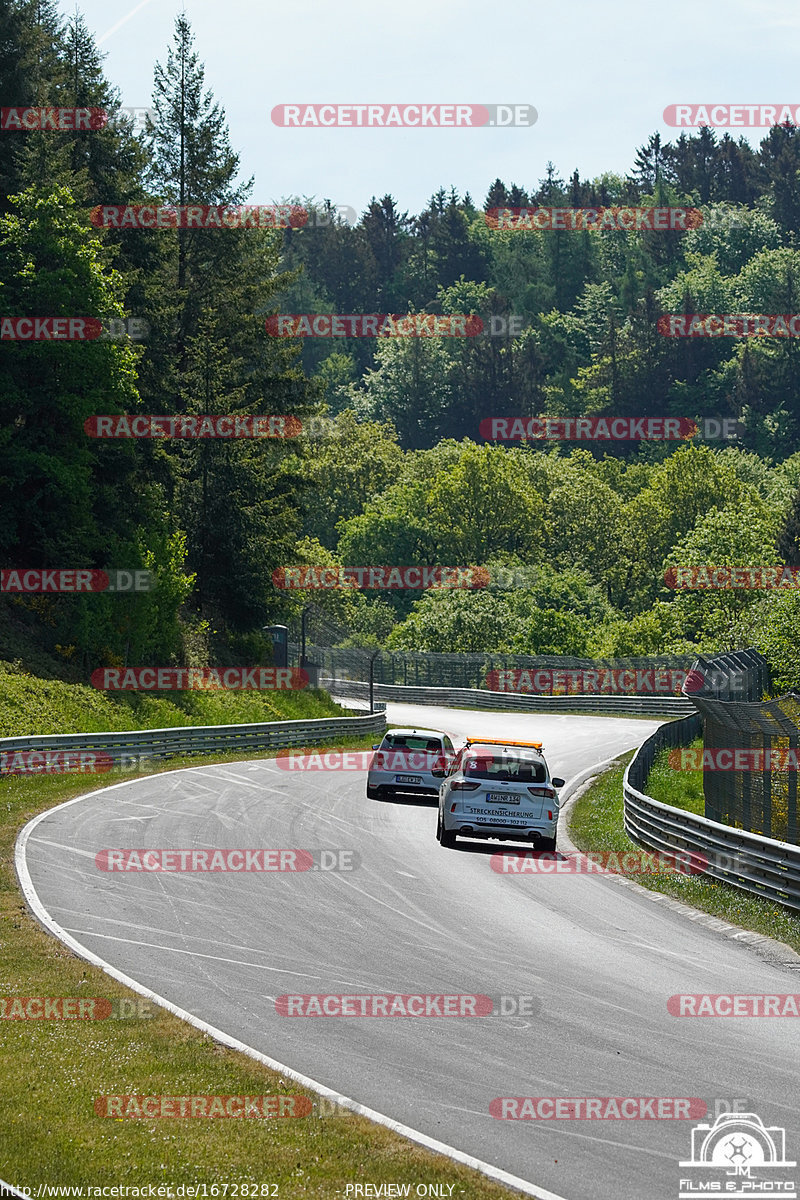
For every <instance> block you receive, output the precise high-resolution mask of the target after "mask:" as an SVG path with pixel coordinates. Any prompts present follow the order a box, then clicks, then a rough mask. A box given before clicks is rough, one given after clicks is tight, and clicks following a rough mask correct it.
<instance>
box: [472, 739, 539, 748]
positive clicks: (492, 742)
mask: <svg viewBox="0 0 800 1200" xmlns="http://www.w3.org/2000/svg"><path fill="white" fill-rule="evenodd" d="M476 742H477V743H479V744H480V745H481V746H533V748H534V750H541V748H542V743H541V742H514V741H510V740H508V739H506V740H505V741H501V740H500V739H499V738H485V737H468V738H467V745H468V746H474V745H475V744H476Z"/></svg>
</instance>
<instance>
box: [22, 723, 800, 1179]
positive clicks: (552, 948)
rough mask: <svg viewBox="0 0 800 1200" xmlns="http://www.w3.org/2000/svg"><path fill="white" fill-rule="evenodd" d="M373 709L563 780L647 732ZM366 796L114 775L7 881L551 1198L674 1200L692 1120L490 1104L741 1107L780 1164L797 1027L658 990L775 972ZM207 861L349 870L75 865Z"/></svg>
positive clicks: (739, 984) (601, 883)
mask: <svg viewBox="0 0 800 1200" xmlns="http://www.w3.org/2000/svg"><path fill="white" fill-rule="evenodd" d="M388 717H389V720H390V722H391V723H392V724H401V725H403V724H419V725H420V726H432V727H434V728H441V729H446V730H447V731H448V732H450V733H451V734H453V735H455V736H456V738H458V737H459V735H463V734H465V733H472V734H475V733H479V734H484V735H486V736H509V737H518V738H524V739H541V740H542V741H543V742H544V748H545V754H546V755H547V759H548V763H549V765H550V769H551V772H552V773H553V774H555V775H563V776H564V778H565V779H566V780H567V781H568V782H569V780H570V779H573V778H574V777H575V776H576V775H578V774H579V773H580V772H583V771H585V770H587V769H588V768H590V767H592V766H593V765H595V764H598V763H600V762H603V761H605V760H607V759H609V758H611V757H613V756H614V755H615V754H618V753H620V752H621V751H622V750H624V749H627V748H630V747H633V746H635V745H637V744H639V743H640V742H641V741H642V740H643V739H644V738H645V737H646V736H647V735H648V734H649V733H650V732H652V730H653V729H654V728H656V725H657V724H658V722H656V721H644V720H634V719H625V718H620V719H618V718H602V717H586V716H582V717H568V716H555V715H553V716H541V715H536V716H523V715H516V714H515V715H508V714H499V713H484V712H474V713H468V712H465V711H462V710H456V709H444V708H429V707H425V708H422V707H418V706H409V705H390V706H389V712H388ZM364 785H365V780H364V774H363V773H361V772H353V771H336V772H320V771H314V772H307V771H304V772H287V771H285V770H279V769H278V768H277V767H276V766H275V764H274V762H271V761H259V762H251V763H247V762H243V763H237V764H233V765H230V764H228V765H223V766H216V767H199V768H193V769H188V770H181V771H176V772H174V773H170V774H167V775H159V776H154V777H152V778H149V779H142V780H139V781H135V782H128V783H125V784H122V785H120V786H118V787H116V788H115V789H113V790H111V791H107V792H104V793H99V794H97V795H95V796H93V797H92V798H90V799H87V800H80V801H78V802H74V803H72V804H70V805H69V806H66V807H63V808H61V809H59V810H56V811H54V812H53V813H52V814H50V815H48V816H46V817H45V818H44V819H43V820H42V821H40V823H39V824H38V825H37V826H36V828H35V830H34V831H33V833H32V835H31V837H30V840H29V842H28V846H27V853H26V858H27V866H28V870H29V872H30V876H31V879H32V882H33V885H34V888H35V891H36V893H37V895H38V897H39V899H40V901H41V903H42V904H43V905H44V907H45V909H46V910H47V911H48V912H49V913H50V915H51V916H52V917H53V919H54V920H55V921H56V922H58V923H59V924H60V925H61V926H62V927H63V928H64V929H66V930H67V931H68V932H69V933H70V934H72V936H73V937H74V938H76V939H77V941H78V942H79V943H80V944H81V945H82V946H83V947H85V948H87V949H88V950H90V951H92V952H93V953H95V954H97V955H100V956H101V957H102V958H103V959H105V960H106V961H107V962H108V963H110V964H112V965H113V966H114V967H116V968H118V969H119V970H121V971H124V972H125V973H126V974H128V975H130V976H131V977H133V978H134V979H135V980H137V981H139V982H140V983H141V984H143V985H145V986H147V987H149V988H151V989H152V990H153V991H154V992H156V993H157V994H158V995H160V996H163V997H165V998H166V999H168V1000H170V1001H172V1002H173V1003H174V1004H177V1005H179V1006H180V1007H182V1008H184V1009H186V1010H188V1011H189V1012H191V1013H193V1014H195V1015H196V1016H198V1017H201V1018H203V1019H204V1020H206V1021H208V1022H209V1023H210V1024H212V1025H214V1026H216V1027H217V1028H219V1029H222V1030H224V1031H226V1032H227V1033H229V1034H231V1035H232V1036H235V1037H237V1038H239V1039H240V1040H241V1041H243V1042H245V1043H246V1044H247V1045H249V1046H251V1047H253V1048H255V1049H256V1050H258V1051H260V1052H261V1053H263V1054H267V1055H269V1056H271V1057H272V1058H275V1059H277V1060H278V1061H280V1062H282V1063H285V1064H287V1065H288V1066H290V1067H292V1068H294V1069H295V1070H298V1071H301V1072H303V1073H304V1074H306V1075H308V1076H310V1077H311V1078H312V1079H314V1080H317V1081H319V1082H320V1083H323V1084H326V1085H327V1086H328V1087H331V1088H333V1089H335V1090H337V1091H339V1092H341V1093H342V1094H343V1095H345V1096H348V1097H351V1098H353V1099H355V1100H357V1101H359V1102H360V1103H362V1104H365V1105H368V1106H369V1107H371V1108H373V1109H375V1110H377V1111H378V1112H380V1113H383V1114H386V1115H388V1116H390V1117H392V1118H394V1119H396V1120H398V1121H400V1122H403V1123H404V1124H406V1125H408V1126H410V1127H412V1128H413V1129H415V1130H419V1131H422V1132H423V1133H425V1134H427V1135H428V1136H430V1137H433V1138H436V1139H438V1140H440V1141H441V1142H444V1143H446V1144H447V1145H449V1146H453V1147H456V1148H458V1149H459V1150H462V1151H464V1152H465V1153H467V1154H470V1155H474V1156H475V1157H476V1158H479V1159H481V1160H483V1161H485V1162H488V1163H491V1164H493V1165H495V1166H497V1167H500V1168H502V1169H503V1170H505V1171H509V1172H511V1173H512V1174H514V1175H517V1176H520V1177H522V1178H523V1179H525V1180H529V1181H531V1183H533V1184H535V1185H539V1186H540V1187H542V1188H546V1189H548V1190H549V1191H551V1192H553V1193H555V1194H557V1195H558V1196H562V1197H566V1198H567V1200H580V1198H583V1197H591V1198H592V1200H662V1198H663V1200H677V1197H678V1192H679V1180H680V1178H681V1177H682V1176H683V1175H684V1174H685V1172H686V1168H681V1167H680V1166H679V1162H680V1161H681V1160H685V1159H688V1158H689V1157H690V1149H691V1128H692V1126H693V1125H694V1124H695V1123H696V1122H695V1121H693V1120H688V1121H687V1120H602V1121H601V1120H563V1119H562V1120H549V1121H543V1120H539V1121H511V1120H496V1119H494V1118H493V1117H492V1116H491V1115H490V1113H489V1105H490V1102H491V1101H492V1100H493V1099H494V1098H495V1097H502V1096H537V1097H607V1096H616V1097H628V1096H630V1097H638V1096H641V1097H699V1098H701V1099H703V1100H704V1101H705V1102H706V1104H707V1105H708V1110H709V1116H708V1118H706V1120H708V1121H709V1122H713V1120H714V1117H715V1106H716V1105H717V1102H718V1101H721V1102H727V1104H729V1105H732V1103H733V1100H734V1099H739V1100H740V1101H741V1102H742V1103H740V1105H739V1107H740V1108H744V1109H746V1110H747V1111H753V1112H756V1113H758V1114H759V1116H760V1117H761V1118H762V1120H763V1121H764V1123H765V1124H766V1125H767V1126H776V1125H777V1126H782V1127H784V1128H785V1129H786V1146H787V1157H788V1158H790V1159H794V1158H796V1157H798V1155H797V1154H796V1153H789V1152H790V1151H797V1150H800V1116H799V1115H798V1093H799V1092H800V1087H799V1086H798V1069H797V1061H798V1055H797V1049H796V1047H797V1029H798V1025H797V1023H794V1024H792V1022H791V1020H788V1019H786V1020H782V1019H764V1018H761V1019H753V1018H747V1017H737V1018H725V1019H715V1018H704V1019H700V1018H698V1019H688V1018H679V1017H674V1016H671V1015H670V1014H669V1013H668V1011H667V998H668V997H669V996H671V995H673V994H674V993H681V992H682V993H706V992H708V993H764V992H767V993H789V992H793V991H794V990H795V987H796V985H797V984H798V975H797V974H796V973H795V972H794V971H792V970H791V969H790V968H789V967H786V966H782V965H781V962H780V959H779V957H776V958H775V960H774V962H770V961H767V959H766V958H765V957H764V956H763V955H759V954H757V953H756V952H755V951H754V950H753V949H751V948H748V947H746V946H744V945H742V944H740V943H738V942H736V941H735V940H732V939H731V938H730V937H726V936H724V935H722V934H721V933H719V932H716V931H714V930H712V929H710V928H707V927H706V926H705V925H704V924H703V923H701V922H699V921H698V922H694V921H691V920H689V919H687V917H686V916H685V915H683V914H682V913H680V912H676V911H673V910H672V909H670V908H669V907H668V906H666V905H662V904H658V903H655V902H653V901H652V900H651V899H649V898H648V897H647V896H644V895H642V894H641V892H640V891H638V890H637V889H635V888H630V887H623V886H620V885H619V884H616V883H614V882H613V881H609V880H607V879H604V878H602V877H598V876H595V875H586V874H572V875H567V874H564V875H558V876H555V875H550V876H543V875H523V876H514V875H508V874H500V873H497V872H495V871H494V870H492V869H491V866H490V858H491V856H492V855H493V854H497V853H499V852H500V851H501V850H503V849H504V848H505V847H503V846H501V844H500V843H497V842H489V843H486V844H481V843H467V844H465V843H463V842H460V843H459V845H458V848H457V849H455V850H450V851H448V850H443V849H442V848H441V847H440V846H439V845H438V844H437V842H436V840H435V838H434V830H435V826H436V807H435V804H434V803H433V802H431V803H430V804H428V803H417V802H413V801H412V802H397V803H393V802H386V801H384V802H379V801H370V800H367V799H366V796H365V786H364ZM219 847H221V848H233V847H236V848H254V847H268V848H272V847H274V848H294V847H298V848H320V847H323V848H336V849H345V850H355V851H356V852H357V854H358V855H359V856H360V859H361V865H360V867H359V868H358V869H357V870H353V871H350V872H324V871H320V872H317V871H303V872H291V873H290V872H284V873H261V872H259V873H255V872H241V873H232V872H228V873H203V872H198V873H177V874H164V873H160V874H156V873H150V874H148V873H141V874H140V873H118V872H115V873H108V872H103V871H101V870H99V869H98V868H97V867H96V865H95V861H94V860H95V854H96V853H97V852H98V851H99V850H102V849H106V848H181V849H188V848H192V849H204V848H205V849H209V850H213V849H216V848H219ZM507 849H509V850H513V849H517V850H519V849H521V847H519V846H517V847H507ZM788 957H789V956H788V955H787V958H788ZM797 990H798V991H800V987H798V989H797ZM285 993H294V994H296V993H318V994H323V993H324V994H330V993H346V994H353V993H403V994H409V993H426V994H432V993H437V994H438V993H447V994H452V993H460V994H474V993H481V994H488V995H489V996H492V997H493V998H495V1000H496V1002H497V1005H499V998H500V997H501V996H506V997H508V996H520V995H523V996H533V997H535V1000H534V1001H533V1002H531V1003H532V1007H533V1008H534V1010H535V1015H533V1016H523V1017H520V1016H501V1015H490V1016H485V1017H480V1016H475V1017H462V1018H451V1019H447V1018H444V1017H420V1018H417V1017H405V1018H404V1017H387V1018H383V1019H382V1018H378V1017H321V1018H320V1017H287V1016H280V1015H278V1014H277V1013H276V1011H275V1004H274V1001H275V998H276V997H277V996H279V995H282V994H285ZM147 1090H148V1087H147V1080H145V1079H143V1080H142V1081H141V1087H140V1088H139V1091H140V1092H147ZM723 1106H724V1105H723Z"/></svg>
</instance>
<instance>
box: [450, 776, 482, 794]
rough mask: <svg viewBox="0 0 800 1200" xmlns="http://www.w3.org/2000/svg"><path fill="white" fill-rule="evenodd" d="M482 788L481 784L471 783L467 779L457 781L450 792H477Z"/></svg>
mask: <svg viewBox="0 0 800 1200" xmlns="http://www.w3.org/2000/svg"><path fill="white" fill-rule="evenodd" d="M480 786H481V785H480V784H479V783H470V782H469V781H468V780H466V779H457V780H456V781H455V783H454V784H453V785H452V787H451V789H450V790H451V791H453V792H477V790H478V788H479V787H480Z"/></svg>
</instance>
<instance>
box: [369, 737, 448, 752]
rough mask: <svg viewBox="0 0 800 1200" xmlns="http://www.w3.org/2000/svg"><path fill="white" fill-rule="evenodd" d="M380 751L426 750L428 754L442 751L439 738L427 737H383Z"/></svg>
mask: <svg viewBox="0 0 800 1200" xmlns="http://www.w3.org/2000/svg"><path fill="white" fill-rule="evenodd" d="M381 749H382V750H427V751H428V752H429V753H430V754H439V753H441V749H442V742H441V738H427V737H385V738H384V739H383V745H382V746H381Z"/></svg>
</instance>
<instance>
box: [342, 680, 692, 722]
mask: <svg viewBox="0 0 800 1200" xmlns="http://www.w3.org/2000/svg"><path fill="white" fill-rule="evenodd" d="M319 685H320V687H322V688H325V690H326V691H329V692H330V693H331V695H332V696H344V697H350V698H356V699H364V698H365V697H367V696H369V684H368V683H364V682H362V681H361V680H357V679H332V678H330V677H325V676H323V677H322V678H321V679H320V684H319ZM374 693H375V697H376V699H377V698H378V697H380V699H381V700H383V701H386V700H390V701H391V700H396V701H400V702H403V703H406V704H441V705H444V706H445V707H451V708H452V707H457V708H458V707H460V708H479V709H494V710H498V709H499V710H501V711H510V712H541V713H546V712H581V713H596V714H605V715H606V716H610V715H612V714H614V713H620V714H628V715H635V716H674V717H682V716H685V715H687V714H689V713H693V712H694V711H695V709H694V705H693V704H692V702H691V701H690V700H687V699H685V697H683V696H605V695H601V696H587V695H584V696H535V695H516V694H514V693H511V692H490V691H487V690H486V689H485V688H442V687H412V686H410V685H409V686H406V685H403V684H395V683H376V684H375V685H374Z"/></svg>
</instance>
